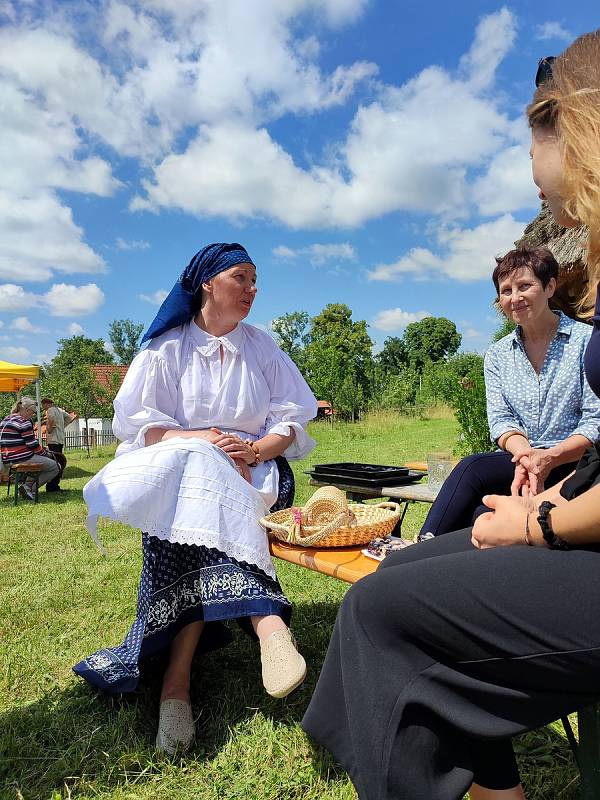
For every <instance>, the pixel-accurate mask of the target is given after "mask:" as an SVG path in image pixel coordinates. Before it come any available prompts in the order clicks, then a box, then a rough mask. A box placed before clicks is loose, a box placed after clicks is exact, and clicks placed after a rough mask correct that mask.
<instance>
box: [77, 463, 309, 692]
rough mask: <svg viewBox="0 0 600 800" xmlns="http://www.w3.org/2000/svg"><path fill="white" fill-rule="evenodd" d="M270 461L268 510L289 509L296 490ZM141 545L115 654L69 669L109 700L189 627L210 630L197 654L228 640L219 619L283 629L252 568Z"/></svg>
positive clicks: (283, 610) (198, 549) (198, 551)
mask: <svg viewBox="0 0 600 800" xmlns="http://www.w3.org/2000/svg"><path fill="white" fill-rule="evenodd" d="M276 461H277V467H278V470H279V494H278V497H277V502H276V503H275V505H274V506H273V509H272V510H273V511H277V510H279V509H280V508H287V507H289V506H290V505H291V504H292V502H293V499H294V488H295V486H294V475H293V473H292V470H291V468H290V466H289V464H288V463H287V461H286V460H285V458H283V457H281V456H280V457H279V458H277V459H276ZM142 546H143V564H142V575H141V579H140V585H139V590H138V602H137V613H136V618H135V621H134V623H133V625H132V626H131V629H130V630H129V633H128V634H127V636H126V637H125V639H124V640H123V642H122V644H120V645H119V646H118V647H114V648H110V649H109V648H103V649H101V650H97V651H96V652H95V653H93V654H92V655H91V656H88V657H87V658H85V659H84V660H83V661H80V662H79V663H78V664H76V665H75V666H74V667H73V671H74V672H75V673H76V674H77V675H79V676H81V677H82V678H84V679H85V680H86V681H87V682H88V683H89V684H91V685H92V686H93V687H94V688H96V689H100V690H101V691H104V692H109V693H111V694H114V693H121V692H131V691H133V690H134V689H135V688H136V686H137V684H138V681H139V678H140V662H141V661H143V659H145V658H148V657H150V656H154V655H157V654H159V653H160V652H161V651H163V650H164V649H165V648H167V647H168V646H169V645H170V643H171V641H172V639H173V638H174V636H176V635H177V633H179V631H180V630H181V629H182V628H183V627H185V626H186V625H188V624H189V623H190V622H195V621H197V620H204V622H205V623H209V624H207V625H206V626H205V630H204V631H203V632H202V636H201V638H200V642H201V646H202V647H203V648H204V649H211V648H214V646H219V645H221V644H223V642H227V641H228V639H229V638H230V636H229V637H227V634H226V632H225V631H223V630H222V628H223V626H222V625H220V622H221V621H222V620H228V619H237V620H240V621H241V622H243V621H244V620H246V622H247V618H248V617H250V616H266V615H268V614H277V615H278V616H280V617H282V618H283V620H284V621H285V622H286V624H289V620H290V617H291V611H292V607H291V603H290V601H289V600H288V599H287V597H286V596H285V595H284V594H283V591H282V589H281V586H280V585H279V581H277V580H274V579H273V578H270V577H269V576H268V575H267V574H266V573H265V572H263V571H262V570H261V569H259V568H258V567H257V566H255V565H254V564H247V563H245V562H240V561H236V560H235V559H233V558H231V557H230V556H228V555H227V554H226V553H222V552H221V551H219V550H215V549H214V548H207V547H202V546H197V545H189V544H177V543H174V542H167V541H163V540H162V539H158V538H157V537H155V536H149V535H148V534H147V533H143V534H142ZM210 623H214V624H212V625H211V624H210ZM243 627H245V628H246V629H247V628H248V626H247V625H243Z"/></svg>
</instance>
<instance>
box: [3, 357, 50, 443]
mask: <svg viewBox="0 0 600 800" xmlns="http://www.w3.org/2000/svg"><path fill="white" fill-rule="evenodd" d="M34 381H35V399H36V402H37V420H38V437H40V436H41V433H42V412H41V407H40V368H39V367H38V366H37V365H36V364H10V363H9V362H8V361H0V392H19V391H20V390H21V389H22V388H23V387H24V386H27V384H28V383H33V382H34Z"/></svg>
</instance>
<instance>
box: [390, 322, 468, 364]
mask: <svg viewBox="0 0 600 800" xmlns="http://www.w3.org/2000/svg"><path fill="white" fill-rule="evenodd" d="M403 341H404V347H405V349H406V356H407V360H408V363H409V364H410V366H411V367H414V368H415V369H416V370H417V371H418V372H421V371H422V370H423V367H424V366H425V364H428V363H434V362H436V361H442V360H443V359H447V358H449V357H450V356H453V355H454V353H456V351H457V350H458V348H459V347H460V343H461V341H462V336H461V335H460V333H458V331H457V330H456V325H455V324H454V323H453V322H451V321H450V320H449V319H446V317H425V319H422V320H420V322H411V323H410V325H407V326H406V330H405V331H404V340H403Z"/></svg>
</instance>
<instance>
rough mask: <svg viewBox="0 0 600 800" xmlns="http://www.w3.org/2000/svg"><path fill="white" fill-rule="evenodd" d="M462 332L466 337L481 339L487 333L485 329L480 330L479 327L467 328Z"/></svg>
mask: <svg viewBox="0 0 600 800" xmlns="http://www.w3.org/2000/svg"><path fill="white" fill-rule="evenodd" d="M461 333H462V335H463V338H465V339H481V338H482V337H483V336H484V335H485V334H484V333H483V331H478V330H477V328H465V329H464V330H463V331H461Z"/></svg>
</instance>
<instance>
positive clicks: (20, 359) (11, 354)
mask: <svg viewBox="0 0 600 800" xmlns="http://www.w3.org/2000/svg"><path fill="white" fill-rule="evenodd" d="M30 356H31V352H30V351H29V350H28V349H27V348H26V347H0V358H2V359H3V360H4V361H12V362H13V363H14V364H26V363H27V362H28V361H29V359H30Z"/></svg>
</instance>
